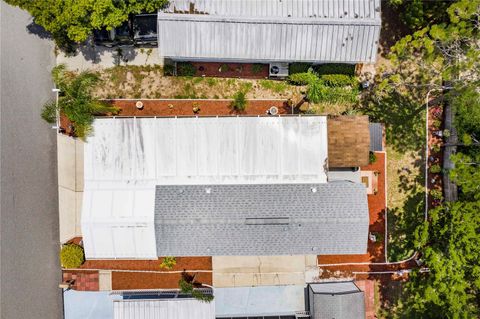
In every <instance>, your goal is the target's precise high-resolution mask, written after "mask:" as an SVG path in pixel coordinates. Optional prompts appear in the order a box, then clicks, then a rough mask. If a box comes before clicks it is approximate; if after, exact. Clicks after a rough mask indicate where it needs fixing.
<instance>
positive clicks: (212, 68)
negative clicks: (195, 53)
mask: <svg viewBox="0 0 480 319" xmlns="http://www.w3.org/2000/svg"><path fill="white" fill-rule="evenodd" d="M191 65H192V66H193V67H194V69H195V76H208V77H222V78H243V79H265V78H268V76H269V70H268V67H269V66H268V64H252V63H216V62H191ZM179 75H181V74H179Z"/></svg>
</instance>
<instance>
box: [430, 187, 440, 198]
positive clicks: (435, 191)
mask: <svg viewBox="0 0 480 319" xmlns="http://www.w3.org/2000/svg"><path fill="white" fill-rule="evenodd" d="M430 196H432V198H433V199H438V200H441V199H442V198H443V193H442V191H441V190H439V189H432V190H430Z"/></svg>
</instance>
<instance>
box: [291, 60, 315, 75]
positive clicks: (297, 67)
mask: <svg viewBox="0 0 480 319" xmlns="http://www.w3.org/2000/svg"><path fill="white" fill-rule="evenodd" d="M311 67H312V64H310V63H290V65H289V66H288V73H289V74H295V73H306V72H308V70H309V69H310V68H311Z"/></svg>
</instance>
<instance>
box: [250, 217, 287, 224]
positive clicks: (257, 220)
mask: <svg viewBox="0 0 480 319" xmlns="http://www.w3.org/2000/svg"><path fill="white" fill-rule="evenodd" d="M288 224H290V218H288V217H267V218H245V225H288Z"/></svg>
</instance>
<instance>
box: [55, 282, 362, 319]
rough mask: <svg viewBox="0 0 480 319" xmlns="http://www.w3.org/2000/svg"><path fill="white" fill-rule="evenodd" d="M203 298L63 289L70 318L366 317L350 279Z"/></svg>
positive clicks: (219, 293)
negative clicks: (209, 300)
mask: <svg viewBox="0 0 480 319" xmlns="http://www.w3.org/2000/svg"><path fill="white" fill-rule="evenodd" d="M213 293H214V296H215V299H214V300H213V301H212V302H210V303H205V302H200V301H198V300H195V299H192V298H189V297H188V296H186V295H183V296H179V294H178V291H175V290H155V291H152V290H150V291H148V290H145V291H115V292H89V293H87V294H86V295H85V293H82V292H76V291H73V290H72V291H68V292H65V296H64V299H65V303H66V305H67V307H66V309H67V310H68V311H67V312H66V314H65V318H66V319H72V318H86V317H90V316H92V314H93V316H92V317H95V318H100V317H101V318H113V319H144V318H175V319H215V318H216V319H235V318H238V319H259V318H262V319H300V318H305V319H306V318H310V319H332V318H335V319H362V318H365V296H364V293H363V292H362V291H360V289H359V288H358V287H357V286H356V285H355V283H354V282H352V281H330V282H321V283H310V284H305V285H281V286H260V287H232V288H215V289H214V290H213Z"/></svg>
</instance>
